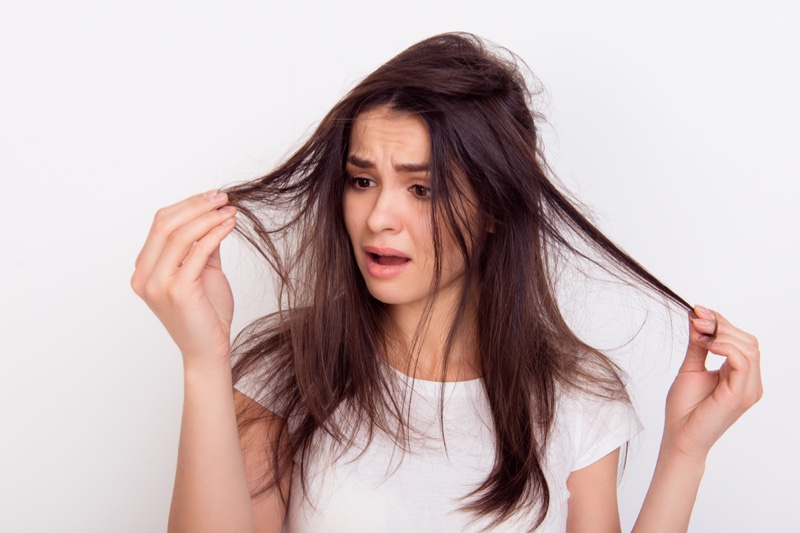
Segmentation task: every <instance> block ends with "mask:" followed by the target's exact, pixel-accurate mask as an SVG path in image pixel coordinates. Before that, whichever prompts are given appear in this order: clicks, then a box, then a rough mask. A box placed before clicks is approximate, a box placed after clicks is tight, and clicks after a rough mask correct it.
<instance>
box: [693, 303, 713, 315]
mask: <svg viewBox="0 0 800 533" xmlns="http://www.w3.org/2000/svg"><path fill="white" fill-rule="evenodd" d="M694 309H695V311H700V312H701V313H703V314H705V315H710V314H711V311H710V310H709V309H708V308H706V307H703V306H702V305H695V306H694Z"/></svg>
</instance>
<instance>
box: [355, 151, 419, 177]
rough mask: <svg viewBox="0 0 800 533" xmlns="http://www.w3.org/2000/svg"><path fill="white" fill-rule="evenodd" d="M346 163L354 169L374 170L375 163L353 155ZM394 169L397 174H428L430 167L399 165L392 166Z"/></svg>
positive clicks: (408, 164) (412, 164)
mask: <svg viewBox="0 0 800 533" xmlns="http://www.w3.org/2000/svg"><path fill="white" fill-rule="evenodd" d="M347 162H348V163H349V164H350V165H353V166H354V167H357V168H364V169H371V168H375V163H373V162H372V161H367V160H366V159H361V158H360V157H356V156H354V155H349V156H347ZM394 169H395V170H396V171H397V172H404V173H407V174H412V173H419V172H429V171H430V169H431V166H430V164H429V163H399V164H397V165H394Z"/></svg>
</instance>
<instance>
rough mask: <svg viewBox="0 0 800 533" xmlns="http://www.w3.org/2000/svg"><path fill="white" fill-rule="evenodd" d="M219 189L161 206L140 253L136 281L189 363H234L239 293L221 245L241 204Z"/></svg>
mask: <svg viewBox="0 0 800 533" xmlns="http://www.w3.org/2000/svg"><path fill="white" fill-rule="evenodd" d="M227 203H228V197H227V195H226V194H224V193H220V192H218V191H217V190H212V191H209V192H207V193H205V194H199V195H197V196H192V197H191V198H187V199H186V200H183V201H182V202H178V203H177V204H174V205H171V206H169V207H165V208H163V209H160V210H159V211H158V212H157V213H156V216H155V219H154V220H153V225H152V227H151V228H150V233H149V234H148V236H147V240H146V241H145V243H144V247H143V248H142V251H141V252H140V253H139V257H138V258H137V259H136V270H135V271H134V273H133V277H132V278H131V286H132V287H133V290H134V292H136V294H138V295H139V296H140V297H141V298H142V299H143V300H144V301H145V302H146V303H147V305H148V306H150V309H152V310H153V312H154V313H155V314H156V316H158V318H159V320H161V322H162V323H163V324H164V326H165V327H166V328H167V331H168V332H169V334H170V335H171V336H172V338H173V340H174V341H175V343H176V344H177V345H178V347H179V348H180V350H181V353H182V354H183V358H184V365H187V364H201V365H202V364H215V363H220V362H224V364H226V365H229V364H230V362H229V360H228V358H229V357H230V330H231V320H232V318H233V295H232V293H231V288H230V284H229V283H228V280H227V278H226V277H225V274H224V273H223V272H222V268H221V267H222V265H221V262H220V254H219V246H220V243H221V242H222V240H223V239H224V238H225V237H227V236H228V235H229V234H230V233H231V231H233V228H234V227H236V219H235V218H234V217H235V214H236V208H234V207H232V206H228V205H226V204H227Z"/></svg>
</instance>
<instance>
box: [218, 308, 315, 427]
mask: <svg viewBox="0 0 800 533" xmlns="http://www.w3.org/2000/svg"><path fill="white" fill-rule="evenodd" d="M302 311H303V310H298V312H293V311H282V312H276V313H272V314H269V315H266V316H264V317H261V318H259V319H257V320H254V321H253V322H251V323H250V324H249V325H248V326H246V327H245V328H244V329H243V330H242V331H241V332H240V333H239V334H238V335H237V337H236V339H235V340H234V342H233V346H232V348H231V364H232V374H233V385H234V388H235V389H236V390H238V391H239V392H241V393H242V394H244V395H245V396H247V397H248V398H250V399H252V400H254V401H255V402H257V403H259V404H260V405H262V406H263V407H265V408H267V409H269V410H270V411H272V412H273V413H275V414H278V415H280V416H285V415H286V414H287V412H288V410H289V405H290V402H291V399H292V398H294V397H295V396H296V390H297V387H296V380H295V374H294V365H293V364H292V360H291V353H292V340H291V339H292V335H293V332H296V331H297V327H298V326H299V325H300V324H301V323H302V322H304V320H305V319H306V317H307V313H303V312H302Z"/></svg>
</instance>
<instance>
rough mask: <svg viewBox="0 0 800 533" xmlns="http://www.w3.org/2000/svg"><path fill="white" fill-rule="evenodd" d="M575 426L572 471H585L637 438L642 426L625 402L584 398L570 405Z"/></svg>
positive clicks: (631, 408) (631, 407) (634, 412)
mask: <svg viewBox="0 0 800 533" xmlns="http://www.w3.org/2000/svg"><path fill="white" fill-rule="evenodd" d="M570 404H571V405H570V411H572V412H571V413H569V415H570V417H569V418H570V420H571V421H574V422H573V423H574V427H573V447H574V448H573V457H574V461H573V466H572V471H573V472H574V471H575V470H580V469H581V468H585V467H587V466H589V465H590V464H592V463H595V462H597V461H599V460H600V459H602V458H603V457H605V456H606V455H608V454H609V453H611V452H613V451H614V450H616V449H617V448H619V447H621V446H622V445H624V444H625V443H626V442H628V441H629V440H631V439H632V438H633V437H635V436H636V435H637V434H638V433H639V432H640V431H641V430H642V424H641V422H640V421H639V417H638V416H636V411H635V410H634V408H633V406H632V405H631V404H630V403H628V402H624V401H618V400H607V399H603V398H597V397H594V396H588V395H585V396H582V397H580V398H575V399H573V401H572V402H570Z"/></svg>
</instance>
